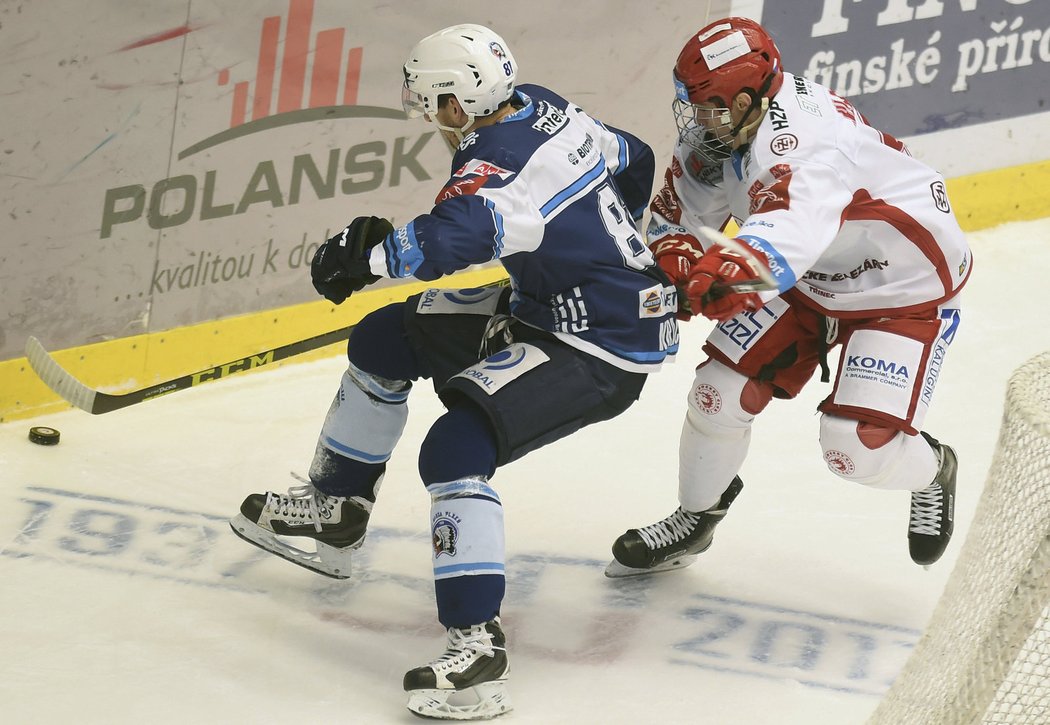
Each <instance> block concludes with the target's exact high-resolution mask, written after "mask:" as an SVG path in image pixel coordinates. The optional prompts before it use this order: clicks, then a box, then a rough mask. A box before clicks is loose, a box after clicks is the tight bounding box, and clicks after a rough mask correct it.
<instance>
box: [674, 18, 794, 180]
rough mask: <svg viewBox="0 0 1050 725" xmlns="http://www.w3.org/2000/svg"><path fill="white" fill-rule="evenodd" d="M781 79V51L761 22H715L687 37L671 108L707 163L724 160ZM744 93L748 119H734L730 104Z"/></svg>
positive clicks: (683, 136) (680, 129)
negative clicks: (736, 120)
mask: <svg viewBox="0 0 1050 725" xmlns="http://www.w3.org/2000/svg"><path fill="white" fill-rule="evenodd" d="M783 82H784V74H783V73H782V72H781V70H780V51H778V50H777V46H776V44H775V43H774V42H773V39H772V38H771V37H770V36H769V34H768V33H767V32H766V31H765V30H764V29H763V28H762V26H761V25H759V24H758V23H756V22H754V21H753V20H749V19H747V18H726V19H724V20H719V21H716V22H714V23H711V24H710V25H708V26H707V27H705V28H702V29H701V30H700V31H699V32H698V33H696V34H695V35H694V36H693V37H692V38H690V39H689V42H687V43H686V44H685V47H684V48H682V52H681V53H680V54H679V55H678V62H677V63H675V67H674V84H675V100H674V103H673V105H672V110H673V111H674V116H675V122H676V123H677V125H678V134H679V139H680V140H681V141H682V142H684V143H686V144H688V145H689V146H691V147H693V148H694V149H695V150H696V151H697V152H699V153H700V155H701V157H702V158H703V159H705V160H706V161H708V162H720V161H723V160H725V159H726V158H728V157H729V155H730V153H731V151H732V148H733V146H734V144H735V143H736V141H735V139H736V137H737V135H738V134H739V133H740V131H741V128H742V127H743V124H744V123H745V122H746V121H747V119H748V117H750V116H751V115H752V111H754V110H755V109H758V108H761V107H762V104H763V100H764V99H767V98H772V97H773V96H774V95H775V94H776V93H777V91H779V90H780V86H781V85H782V84H783ZM740 93H746V94H747V95H748V96H750V98H751V104H750V108H748V110H747V112H746V113H745V114H744V121H741V122H740V123H737V124H734V123H733V122H732V119H731V114H730V111H729V108H730V105H731V104H732V103H733V100H734V99H735V98H736V97H737V96H738V95H739V94H740ZM700 104H705V108H702V109H701V108H698V106H699V105H700Z"/></svg>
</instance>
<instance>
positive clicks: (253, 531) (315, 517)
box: [230, 483, 371, 579]
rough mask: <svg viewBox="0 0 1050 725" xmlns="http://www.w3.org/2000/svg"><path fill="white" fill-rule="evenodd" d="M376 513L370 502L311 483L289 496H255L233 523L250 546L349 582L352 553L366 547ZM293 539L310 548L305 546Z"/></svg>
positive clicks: (261, 494)
mask: <svg viewBox="0 0 1050 725" xmlns="http://www.w3.org/2000/svg"><path fill="white" fill-rule="evenodd" d="M370 509H371V502H369V501H365V500H363V499H357V498H342V497H339V496H326V495H325V494H323V493H321V492H320V491H318V490H317V489H316V488H314V487H313V485H312V484H309V483H308V484H306V485H305V486H294V487H292V488H290V489H288V493H286V494H284V493H272V492H267V493H253V494H252V495H251V496H249V497H248V498H246V499H244V503H242V504H241V512H240V514H238V515H237V516H234V517H233V519H231V520H230V528H232V529H233V533H235V534H237V536H239V537H241V538H242V539H244V540H245V541H247V542H248V543H249V544H254V545H255V546H258V547H259V548H260V549H264V550H266V551H269V552H270V553H271V554H276V555H277V556H280V557H281V558H284V559H287V560H288V561H290V562H292V563H293V564H298V565H299V566H303V567H306V568H307V569H311V570H313V571H316V572H317V573H319V574H324V575H325V576H330V577H332V578H334V579H346V578H348V577H349V576H350V553H351V552H352V551H353V550H354V549H357V548H359V547H360V546H361V544H362V543H364V540H365V529H366V528H367V526H368V516H369V511H370ZM288 537H293V538H297V539H300V540H301V543H302V544H303V545H306V546H309V547H310V548H300V546H297V545H296V543H298V542H296V543H293V542H292V541H289V540H288ZM307 539H310V540H312V542H308V541H306V540H307Z"/></svg>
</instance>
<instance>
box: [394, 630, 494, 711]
mask: <svg viewBox="0 0 1050 725" xmlns="http://www.w3.org/2000/svg"><path fill="white" fill-rule="evenodd" d="M506 644H507V638H506V637H505V636H504V634H503V629H502V628H501V627H500V622H499V617H496V618H495V619H493V620H492V621H491V622H486V623H485V624H475V625H474V626H472V627H465V628H463V629H456V628H450V629H449V630H448V649H446V650H445V654H443V655H441V657H439V658H437V659H436V660H434V661H433V662H431V663H430V664H428V665H424V666H423V667H417V668H415V669H414V670H409V671H408V672H407V673H405V691H406V692H408V709H409V710H411V711H412V713H413V714H415V715H420V716H421V717H430V718H437V719H439V720H481V719H488V718H492V717H496V716H497V715H502V714H503V713H505V712H510V710H511V704H510V699H509V698H508V697H507V689H506V688H507V672H508V671H509V665H508V662H507V650H506Z"/></svg>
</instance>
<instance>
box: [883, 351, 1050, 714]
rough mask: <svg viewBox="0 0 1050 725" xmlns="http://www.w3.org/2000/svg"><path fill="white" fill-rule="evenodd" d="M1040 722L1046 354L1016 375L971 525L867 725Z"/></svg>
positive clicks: (1049, 616) (1046, 691) (1047, 519)
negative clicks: (901, 664) (934, 601)
mask: <svg viewBox="0 0 1050 725" xmlns="http://www.w3.org/2000/svg"><path fill="white" fill-rule="evenodd" d="M949 723H959V724H960V725H962V724H964V723H965V724H967V725H969V724H970V723H988V724H991V723H1003V724H1007V723H1008V724H1009V725H1038V724H1040V723H1042V724H1043V725H1046V724H1047V723H1050V352H1046V353H1043V354H1041V355H1039V356H1037V357H1035V358H1033V359H1032V360H1029V361H1028V362H1027V363H1025V364H1024V365H1022V366H1021V367H1020V368H1018V369H1017V370H1016V371H1015V372H1014V373H1013V375H1012V376H1011V378H1010V383H1009V386H1008V388H1007V393H1006V406H1005V410H1004V413H1003V422H1002V428H1001V430H1000V433H999V443H998V446H997V450H996V452H995V456H994V458H993V460H992V466H991V469H990V471H989V473H988V480H987V482H986V484H985V487H984V492H983V493H982V494H981V500H980V501H979V502H978V505H977V511H976V513H975V514H974V520H973V523H972V524H971V526H970V530H969V533H968V534H967V536H966V540H965V542H964V543H963V547H962V549H961V550H960V552H959V559H958V562H957V563H956V565H955V569H954V570H953V571H952V574H951V577H950V578H949V580H948V583H947V585H946V586H945V590H944V593H943V594H942V595H941V598H940V600H939V601H938V603H937V607H936V609H935V610H934V613H933V616H932V617H931V619H930V623H929V626H928V627H927V628H926V631H925V633H924V634H923V636H922V638H921V639H920V641H919V643H918V644H917V645H916V647H915V650H914V652H913V653H912V654H911V656H910V658H909V659H908V661H907V663H906V664H905V666H904V669H903V670H902V672H901V673H900V675H898V677H897V679H896V681H895V682H894V683H893V685H892V687H890V690H889V692H888V693H887V694H886V696H885V698H884V699H883V700H882V702H880V703H879V706H878V708H877V709H876V711H875V713H874V714H873V716H872V718H871V720H869V725H904V724H907V725H948V724H949Z"/></svg>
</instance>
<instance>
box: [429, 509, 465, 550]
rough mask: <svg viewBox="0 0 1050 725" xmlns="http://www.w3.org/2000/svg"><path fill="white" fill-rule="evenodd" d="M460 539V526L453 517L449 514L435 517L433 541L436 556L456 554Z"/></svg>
mask: <svg viewBox="0 0 1050 725" xmlns="http://www.w3.org/2000/svg"><path fill="white" fill-rule="evenodd" d="M458 541H459V526H457V525H456V521H455V519H454V518H453V517H451V516H448V515H442V516H438V517H437V518H436V519H434V527H433V542H434V556H435V557H438V556H441V555H442V554H447V555H448V556H455V555H456V542H458Z"/></svg>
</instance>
